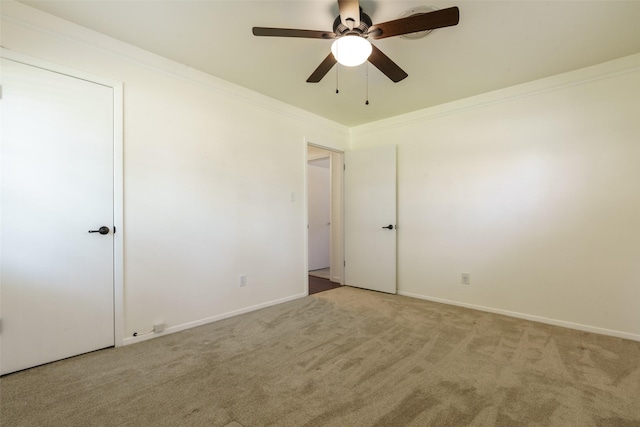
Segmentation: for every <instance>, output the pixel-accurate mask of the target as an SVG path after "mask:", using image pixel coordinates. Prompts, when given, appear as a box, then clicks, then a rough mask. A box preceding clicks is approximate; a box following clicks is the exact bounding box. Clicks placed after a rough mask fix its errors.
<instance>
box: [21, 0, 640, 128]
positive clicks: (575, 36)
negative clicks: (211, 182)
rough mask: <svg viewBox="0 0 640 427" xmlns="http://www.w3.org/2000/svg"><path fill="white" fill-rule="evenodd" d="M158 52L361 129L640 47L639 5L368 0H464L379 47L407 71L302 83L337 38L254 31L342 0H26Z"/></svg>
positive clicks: (332, 8)
mask: <svg viewBox="0 0 640 427" xmlns="http://www.w3.org/2000/svg"><path fill="white" fill-rule="evenodd" d="M22 2H23V3H26V4H28V5H30V6H32V7H35V8H38V9H41V10H43V11H46V12H49V13H51V14H53V15H57V16H59V17H62V18H64V19H67V20H69V21H72V22H75V23H77V24H80V25H83V26H85V27H88V28H91V29H93V30H96V31H98V32H101V33H104V34H107V35H109V36H111V37H114V38H116V39H119V40H122V41H124V42H127V43H129V44H132V45H135V46H138V47H140V48H143V49H146V50H148V51H151V52H154V53H156V54H158V55H162V56H164V57H167V58H170V59H173V60H175V61H178V62H180V63H183V64H186V65H188V66H190V67H193V68H196V69H198V70H201V71H204V72H207V73H209V74H212V75H214V76H217V77H220V78H222V79H225V80H228V81H230V82H233V83H236V84H238V85H241V86H244V87H246V88H249V89H252V90H254V91H256V92H260V93H263V94H265V95H268V96H271V97H273V98H276V99H279V100H281V101H284V102H286V103H288V104H291V105H295V106H297V107H300V108H302V109H305V110H308V111H311V112H313V113H316V114H318V115H320V116H323V117H326V118H328V119H331V120H334V121H336V122H339V123H342V124H344V125H347V126H355V125H359V124H362V123H367V122H371V121H375V120H379V119H383V118H387V117H391V116H395V115H398V114H402V113H407V112H410V111H415V110H418V109H422V108H426V107H430V106H433V105H438V104H442V103H445V102H449V101H454V100H457V99H461V98H466V97H469V96H472V95H477V94H480V93H484V92H488V91H491V90H495V89H500V88H504V87H508V86H512V85H516V84H519V83H524V82H528V81H531V80H535V79H539V78H542V77H546V76H551V75H554V74H558V73H562V72H566V71H571V70H575V69H578V68H582V67H585V66H589V65H594V64H598V63H601V62H604V61H608V60H611V59H615V58H619V57H622V56H627V55H630V54H634V53H638V52H640V25H639V24H638V21H639V20H640V1H638V0H631V1H615V0H606V1H515V0H510V1H484V0H474V1H471V0H462V1H456V0H451V1H432V0H423V1H408V0H407V1H405V0H392V1H389V0H387V1H383V0H377V1H371V0H361V2H360V4H361V6H362V8H363V10H364V12H365V13H367V14H369V15H370V16H371V18H372V20H373V22H374V24H375V23H377V22H385V21H389V20H392V19H396V18H397V17H398V16H399V15H400V14H401V13H402V12H404V11H406V10H408V9H410V8H413V7H416V6H420V5H430V6H434V7H437V8H440V9H442V8H445V7H450V6H458V7H459V8H460V23H459V25H457V26H455V27H449V28H443V29H439V30H435V31H433V32H432V33H431V34H430V35H428V36H427V37H425V38H422V39H418V40H408V39H404V38H401V37H393V38H388V39H382V40H378V41H374V42H373V43H374V44H375V45H376V46H377V47H378V48H380V49H381V50H382V51H383V52H384V53H386V54H387V56H389V57H390V58H391V59H392V60H394V61H395V62H396V63H397V64H398V65H399V66H400V67H402V68H403V69H404V70H405V71H406V72H407V73H408V74H409V77H408V78H406V79H405V80H403V81H401V82H399V83H392V82H391V81H390V80H389V79H388V78H387V77H385V76H384V75H383V74H382V73H380V72H379V71H378V70H377V69H376V68H375V67H373V66H371V65H370V66H369V67H368V74H369V79H368V81H369V83H368V91H369V100H370V105H368V106H367V105H365V99H366V89H367V85H366V78H365V72H366V69H367V67H365V66H364V65H363V66H360V67H355V68H346V67H340V68H339V88H340V93H339V94H336V93H335V89H336V69H335V68H334V69H333V70H331V71H330V72H329V73H328V74H327V75H326V76H325V78H324V79H323V80H322V81H321V82H320V83H317V84H312V83H306V82H305V80H306V79H307V77H309V75H310V74H311V73H312V72H313V70H314V69H315V68H316V67H317V66H318V65H319V63H320V62H321V61H322V60H323V59H324V58H325V57H326V56H327V54H328V53H329V49H330V46H331V41H330V40H318V39H293V38H276V37H255V36H253V35H252V33H251V28H252V27H253V26H263V27H283V28H301V29H312V30H327V31H331V30H332V24H333V20H334V19H335V17H336V16H337V15H338V6H337V1H336V0H308V1H303V0H298V1H293V0H290V1H271V0H259V1H242V0H240V1H239V0H234V1H219V0H208V1H207V0H200V1H187V0H173V1H159V0H108V1H100V0H92V1H58V0H46V1H26V0H23V1H22Z"/></svg>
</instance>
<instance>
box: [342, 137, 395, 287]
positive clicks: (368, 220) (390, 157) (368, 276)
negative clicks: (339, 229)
mask: <svg viewBox="0 0 640 427" xmlns="http://www.w3.org/2000/svg"><path fill="white" fill-rule="evenodd" d="M345 156H346V157H345V165H346V170H345V175H344V176H345V198H344V201H345V284H346V285H349V286H355V287H358V288H365V289H371V290H374V291H381V292H387V293H392V294H395V293H396V146H395V145H385V146H381V147H375V148H368V149H364V150H357V151H349V152H347V153H345Z"/></svg>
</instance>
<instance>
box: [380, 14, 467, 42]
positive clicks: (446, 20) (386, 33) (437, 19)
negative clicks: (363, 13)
mask: <svg viewBox="0 0 640 427" xmlns="http://www.w3.org/2000/svg"><path fill="white" fill-rule="evenodd" d="M459 21H460V10H459V9H458V8H457V7H449V8H447V9H441V10H434V11H433V12H427V13H421V14H419V15H413V16H408V17H406V18H400V19H396V20H394V21H388V22H383V23H382V24H376V25H374V26H372V27H371V28H370V29H369V34H370V35H371V36H372V37H373V38H374V39H383V38H385V37H393V36H401V35H403V34H410V33H416V32H418V31H426V30H433V29H436V28H442V27H451V26H453V25H458V22H459Z"/></svg>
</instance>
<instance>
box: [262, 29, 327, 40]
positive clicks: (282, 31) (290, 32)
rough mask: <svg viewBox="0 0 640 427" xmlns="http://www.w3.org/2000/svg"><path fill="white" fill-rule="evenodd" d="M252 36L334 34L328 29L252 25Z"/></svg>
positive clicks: (312, 37) (308, 36) (323, 35)
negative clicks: (297, 28) (316, 29)
mask: <svg viewBox="0 0 640 427" xmlns="http://www.w3.org/2000/svg"><path fill="white" fill-rule="evenodd" d="M253 35H254V36H267V37H302V38H305V39H334V38H335V37H336V35H335V34H334V33H332V32H330V31H314V30H296V29H291V28H266V27H253Z"/></svg>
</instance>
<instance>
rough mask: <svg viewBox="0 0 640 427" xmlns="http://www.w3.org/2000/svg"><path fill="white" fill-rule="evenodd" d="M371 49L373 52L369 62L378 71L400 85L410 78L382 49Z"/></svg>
mask: <svg viewBox="0 0 640 427" xmlns="http://www.w3.org/2000/svg"><path fill="white" fill-rule="evenodd" d="M371 47H372V48H373V50H372V51H371V55H370V56H369V62H371V63H372V64H373V65H375V66H376V68H377V69H378V70H380V71H382V73H383V74H384V75H385V76H387V77H389V78H390V79H391V80H392V81H393V82H394V83H398V82H399V81H400V80H403V79H405V78H406V77H407V76H408V74H407V73H405V72H404V70H403V69H402V68H400V67H398V64H396V63H395V62H393V61H392V60H391V59H389V57H388V56H387V55H385V54H384V53H382V51H381V50H380V49H378V48H377V47H375V46H374V45H371Z"/></svg>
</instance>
